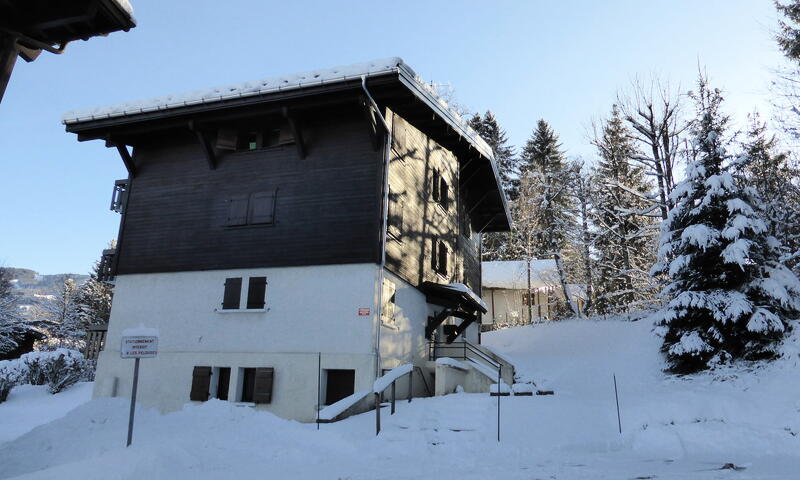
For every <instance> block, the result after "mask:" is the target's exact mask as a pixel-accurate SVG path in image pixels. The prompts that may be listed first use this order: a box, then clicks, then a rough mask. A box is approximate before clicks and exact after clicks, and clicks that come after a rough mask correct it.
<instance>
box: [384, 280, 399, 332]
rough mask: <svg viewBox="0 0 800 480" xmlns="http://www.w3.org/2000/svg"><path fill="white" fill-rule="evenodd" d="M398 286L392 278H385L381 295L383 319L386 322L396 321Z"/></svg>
mask: <svg viewBox="0 0 800 480" xmlns="http://www.w3.org/2000/svg"><path fill="white" fill-rule="evenodd" d="M396 290H397V286H396V285H395V284H394V282H392V281H391V280H388V279H386V278H384V279H383V290H382V292H381V297H383V301H382V303H381V320H382V321H383V322H385V323H394V306H395V292H396Z"/></svg>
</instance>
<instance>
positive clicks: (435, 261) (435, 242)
mask: <svg viewBox="0 0 800 480" xmlns="http://www.w3.org/2000/svg"><path fill="white" fill-rule="evenodd" d="M438 246H439V239H438V238H436V237H433V238H432V239H431V270H433V271H434V272H435V271H437V270H438V269H439V256H438V255H437V254H436V247H438Z"/></svg>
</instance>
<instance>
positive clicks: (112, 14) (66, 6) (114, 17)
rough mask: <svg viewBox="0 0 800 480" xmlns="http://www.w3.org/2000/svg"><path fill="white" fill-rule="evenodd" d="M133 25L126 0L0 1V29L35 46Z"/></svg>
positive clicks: (55, 43) (80, 38)
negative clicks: (32, 42)
mask: <svg viewBox="0 0 800 480" xmlns="http://www.w3.org/2000/svg"><path fill="white" fill-rule="evenodd" d="M135 26H136V21H135V20H134V18H133V10H132V8H131V6H130V2H128V1H127V0H66V1H53V0H0V31H3V32H4V33H11V35H12V36H18V37H20V38H19V40H18V42H19V43H20V44H21V45H23V46H25V47H28V48H31V49H38V48H40V47H38V46H37V45H35V44H29V42H30V41H31V40H32V41H35V42H39V43H43V44H46V45H50V46H53V45H59V44H66V43H68V42H72V41H75V40H88V39H89V38H91V37H94V36H97V35H107V34H109V33H111V32H116V31H119V30H124V31H128V30H130V29H131V28H133V27H135Z"/></svg>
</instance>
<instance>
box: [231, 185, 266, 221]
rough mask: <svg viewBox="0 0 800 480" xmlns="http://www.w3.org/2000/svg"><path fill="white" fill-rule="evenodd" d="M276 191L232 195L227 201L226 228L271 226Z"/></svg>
mask: <svg viewBox="0 0 800 480" xmlns="http://www.w3.org/2000/svg"><path fill="white" fill-rule="evenodd" d="M277 195H278V190H277V189H275V190H271V191H268V192H257V193H252V194H239V195H234V196H232V197H231V198H230V199H229V200H228V219H227V226H229V227H241V226H244V225H272V224H274V223H275V203H276V202H275V200H276V198H277Z"/></svg>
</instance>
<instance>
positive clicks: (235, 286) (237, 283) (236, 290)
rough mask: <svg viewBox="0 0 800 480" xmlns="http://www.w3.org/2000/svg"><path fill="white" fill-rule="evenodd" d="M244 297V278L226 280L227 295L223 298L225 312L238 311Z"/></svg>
mask: <svg viewBox="0 0 800 480" xmlns="http://www.w3.org/2000/svg"><path fill="white" fill-rule="evenodd" d="M241 295H242V278H241V277H236V278H226V279H225V293H224V295H223V296H222V309H223V310H238V309H239V306H240V298H241Z"/></svg>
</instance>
